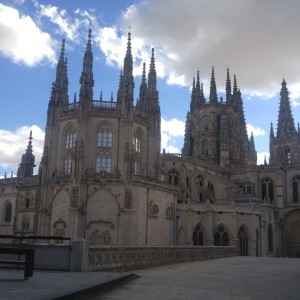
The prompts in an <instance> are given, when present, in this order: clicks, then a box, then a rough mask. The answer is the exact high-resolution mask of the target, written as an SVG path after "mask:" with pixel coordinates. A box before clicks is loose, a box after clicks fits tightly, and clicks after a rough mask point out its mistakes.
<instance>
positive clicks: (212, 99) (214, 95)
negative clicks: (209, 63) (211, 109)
mask: <svg viewBox="0 0 300 300" xmlns="http://www.w3.org/2000/svg"><path fill="white" fill-rule="evenodd" d="M209 102H210V103H211V104H216V103H217V102H218V96H217V86H216V80H215V71H214V67H212V71H211V80H210V93H209Z"/></svg>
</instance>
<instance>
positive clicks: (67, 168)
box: [64, 156, 72, 174]
mask: <svg viewBox="0 0 300 300" xmlns="http://www.w3.org/2000/svg"><path fill="white" fill-rule="evenodd" d="M71 170H72V157H71V156H68V157H67V158H66V159H65V163H64V172H65V174H71Z"/></svg>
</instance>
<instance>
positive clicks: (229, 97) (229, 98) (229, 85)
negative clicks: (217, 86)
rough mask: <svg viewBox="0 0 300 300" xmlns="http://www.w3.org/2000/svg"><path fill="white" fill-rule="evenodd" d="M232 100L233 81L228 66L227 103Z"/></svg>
mask: <svg viewBox="0 0 300 300" xmlns="http://www.w3.org/2000/svg"><path fill="white" fill-rule="evenodd" d="M230 100H231V81H230V75H229V69H228V68H227V78H226V103H229V102H230Z"/></svg>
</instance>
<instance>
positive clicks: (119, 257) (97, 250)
mask: <svg viewBox="0 0 300 300" xmlns="http://www.w3.org/2000/svg"><path fill="white" fill-rule="evenodd" d="M235 255H237V249H236V248H235V247H205V246H203V247H191V246H190V247H184V246H173V247H171V246H170V247H163V246H161V247H160V246H157V247H154V246H153V247H152V246H145V247H117V246H115V247H114V246H109V247H89V250H88V266H87V269H88V270H89V271H98V270H105V269H118V268H124V269H137V268H143V267H150V266H157V265H163V264H172V263H180V262H188V261H196V260H204V259H213V258H220V257H229V256H235Z"/></svg>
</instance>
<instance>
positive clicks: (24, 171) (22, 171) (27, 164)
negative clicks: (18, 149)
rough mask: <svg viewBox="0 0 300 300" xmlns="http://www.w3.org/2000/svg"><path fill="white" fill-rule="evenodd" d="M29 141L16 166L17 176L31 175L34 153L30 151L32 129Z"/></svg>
mask: <svg viewBox="0 0 300 300" xmlns="http://www.w3.org/2000/svg"><path fill="white" fill-rule="evenodd" d="M28 139H29V142H28V145H27V149H26V151H25V154H23V155H22V159H21V163H20V165H19V168H18V178H24V177H30V176H32V175H33V168H34V167H35V164H34V159H35V157H34V155H33V152H32V131H30V135H29V138H28Z"/></svg>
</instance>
